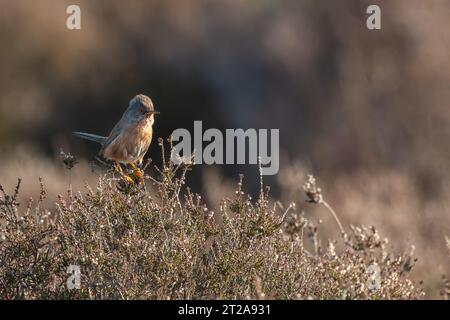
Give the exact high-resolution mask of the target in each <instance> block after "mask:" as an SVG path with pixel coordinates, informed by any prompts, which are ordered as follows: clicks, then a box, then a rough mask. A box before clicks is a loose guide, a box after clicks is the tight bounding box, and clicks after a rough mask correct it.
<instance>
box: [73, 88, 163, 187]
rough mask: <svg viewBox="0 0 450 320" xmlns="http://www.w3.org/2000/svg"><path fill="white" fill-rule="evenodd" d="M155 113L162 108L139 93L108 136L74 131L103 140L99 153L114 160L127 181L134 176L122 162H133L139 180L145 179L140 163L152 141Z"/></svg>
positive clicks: (88, 138)
mask: <svg viewBox="0 0 450 320" xmlns="http://www.w3.org/2000/svg"><path fill="white" fill-rule="evenodd" d="M155 114H159V112H158V111H156V110H155V109H154V107H153V102H152V100H151V99H150V98H149V97H148V96H146V95H144V94H138V95H136V96H135V97H133V98H132V99H131V100H130V102H129V105H128V108H127V109H126V110H125V112H124V113H123V115H122V118H121V119H120V120H119V121H118V122H117V124H116V125H115V126H114V127H113V129H112V130H111V133H110V134H109V135H108V136H107V137H105V136H100V135H97V134H92V133H86V132H72V133H73V135H74V136H76V137H79V138H82V139H85V140H90V141H94V142H97V143H99V144H100V145H101V149H100V152H99V154H100V155H101V156H102V157H104V158H105V159H108V160H112V161H114V163H115V164H116V167H117V169H118V171H119V173H120V174H121V175H122V177H123V178H124V179H125V180H126V181H127V182H129V183H133V182H134V180H133V179H132V178H130V177H129V176H127V175H126V174H125V173H124V171H123V169H122V167H121V164H129V165H130V166H131V168H132V169H133V171H134V172H135V174H136V176H137V177H138V179H139V181H143V173H142V171H141V170H139V169H138V168H137V167H136V164H137V165H139V166H141V165H142V161H143V159H144V156H145V154H146V153H147V150H148V149H149V147H150V144H151V142H152V135H153V128H152V127H153V124H154V122H155V117H154V115H155Z"/></svg>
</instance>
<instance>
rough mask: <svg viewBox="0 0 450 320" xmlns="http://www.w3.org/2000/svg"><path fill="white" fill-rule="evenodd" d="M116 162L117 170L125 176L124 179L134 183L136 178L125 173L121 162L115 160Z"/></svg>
mask: <svg viewBox="0 0 450 320" xmlns="http://www.w3.org/2000/svg"><path fill="white" fill-rule="evenodd" d="M115 163H116V167H117V171H119V173H120V175H121V176H122V178H124V180H125V181H126V182H128V183H134V180H133V179H131V178H130V177H129V176H127V175H126V174H125V172H123V169H122V166H121V165H120V163H118V162H117V161H115Z"/></svg>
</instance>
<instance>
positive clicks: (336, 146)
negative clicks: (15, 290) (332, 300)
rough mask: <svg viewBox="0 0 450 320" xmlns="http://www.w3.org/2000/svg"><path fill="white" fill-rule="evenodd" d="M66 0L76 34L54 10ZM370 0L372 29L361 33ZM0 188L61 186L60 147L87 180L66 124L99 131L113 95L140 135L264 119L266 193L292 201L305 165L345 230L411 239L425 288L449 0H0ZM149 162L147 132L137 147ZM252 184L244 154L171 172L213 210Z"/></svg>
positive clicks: (114, 108)
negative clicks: (275, 144) (272, 155)
mask: <svg viewBox="0 0 450 320" xmlns="http://www.w3.org/2000/svg"><path fill="white" fill-rule="evenodd" d="M70 4H78V5H80V7H81V26H82V28H81V30H76V31H69V30H67V28H66V19H67V17H68V15H67V14H66V8H67V6H68V5H70ZM369 4H379V5H380V6H381V10H382V29H381V30H379V31H369V30H368V29H367V28H366V18H367V14H366V8H367V6H368V5H369ZM0 9H1V10H0V40H1V50H0V61H1V69H0V70H1V72H0V184H2V185H3V186H4V187H5V189H7V190H12V189H13V188H14V186H15V183H16V179H17V177H21V178H23V179H24V181H23V189H22V196H23V197H24V198H25V197H29V196H37V195H38V192H39V183H38V180H37V177H39V176H42V177H43V179H44V183H45V185H46V187H47V189H48V194H49V201H51V202H52V201H54V200H55V198H56V195H57V194H64V192H65V190H67V187H68V172H67V171H65V169H64V166H63V164H62V163H61V161H60V160H59V152H60V150H61V148H62V149H64V150H65V151H66V152H71V153H73V154H75V155H76V156H77V157H78V159H79V161H80V163H79V165H78V166H76V167H75V168H74V169H73V170H72V172H71V175H72V177H71V179H72V184H73V186H74V189H76V190H83V188H84V185H85V184H86V183H89V184H91V185H95V183H96V180H97V178H98V174H97V173H95V172H92V170H91V168H90V166H89V165H88V163H89V161H92V160H93V159H94V158H95V156H96V155H97V152H98V146H97V145H95V144H92V143H89V142H85V141H81V140H77V139H76V138H73V137H72V136H71V131H86V132H92V133H97V134H103V135H107V134H108V133H109V131H110V130H111V128H112V126H113V125H114V124H115V123H116V121H118V120H119V118H120V117H121V115H122V112H123V111H124V110H125V108H126V107H127V105H128V102H129V100H130V99H131V98H132V97H133V96H134V95H135V94H137V93H144V94H147V95H149V96H150V97H151V98H152V99H153V101H154V104H155V107H156V109H157V110H160V111H161V115H160V116H159V117H158V118H157V121H156V125H155V127H154V130H155V137H164V138H167V137H168V136H169V135H170V134H171V132H172V131H173V130H174V129H176V128H187V129H188V130H190V131H192V129H193V121H194V120H202V121H203V127H204V129H206V128H219V129H222V130H223V129H225V128H244V129H247V128H279V129H280V150H281V154H280V172H279V174H278V175H276V176H272V177H266V178H265V179H266V180H265V184H267V185H270V186H271V193H272V195H273V196H274V198H277V199H280V200H281V201H283V202H284V203H288V202H289V201H296V202H297V205H298V207H299V210H305V212H306V215H307V217H309V218H311V219H313V220H314V221H319V220H322V221H323V224H322V226H321V227H320V228H321V229H323V231H324V233H323V234H324V237H325V238H324V239H323V241H324V243H325V240H326V238H327V237H337V236H338V230H337V228H336V226H335V224H334V221H333V220H332V219H331V217H329V215H328V213H327V212H325V211H323V210H321V209H320V208H315V207H313V206H310V205H307V204H306V203H305V198H304V196H303V192H302V185H303V182H304V180H305V175H306V174H308V173H313V174H314V175H315V176H316V177H317V179H318V182H319V184H320V186H321V187H322V189H323V192H324V195H325V198H326V199H327V200H328V202H329V203H331V204H332V205H333V207H334V208H335V209H336V211H337V212H338V214H339V216H340V217H341V219H342V220H343V222H345V223H346V224H347V225H348V224H354V225H357V224H369V225H374V226H376V227H377V228H379V229H380V233H381V235H382V236H386V237H388V238H389V239H390V245H392V246H394V247H395V248H397V250H400V251H401V250H409V245H411V244H414V245H415V250H416V251H415V254H416V256H417V257H418V259H419V260H418V261H417V265H416V267H417V268H416V270H415V271H414V275H415V276H414V277H415V279H417V281H420V280H423V281H424V288H425V290H426V291H427V293H428V294H429V295H428V297H429V298H430V297H439V290H440V289H441V285H442V281H441V276H442V275H443V274H447V275H450V267H449V266H450V260H449V258H448V256H447V249H446V246H445V240H444V237H445V235H448V236H450V212H449V210H450V179H449V177H450V171H449V167H450V143H448V141H449V139H450V108H449V107H450V106H449V103H450V67H449V63H448V58H449V57H450V37H449V36H448V30H450V20H449V19H448V13H449V12H450V2H449V1H446V0H429V1H426V2H425V1H421V0H391V1H388V2H386V1H362V0H345V1H327V0H314V1H313V0H291V1H282V0H281V1H278V0H277V1H275V0H223V1H222V0H221V1H194V0H183V1H167V0H158V1H145V2H144V1H137V0H130V1H112V0H108V1H106V0H102V1H75V0H73V1H56V0H40V1H32V0H18V1H9V0H0ZM148 156H149V157H151V158H152V159H153V160H154V162H155V163H157V164H158V163H160V161H161V155H160V149H159V147H158V146H157V144H156V143H155V144H153V146H152V147H151V150H150V151H149V153H148ZM239 173H244V174H245V187H246V189H247V190H248V191H249V192H251V193H253V194H255V192H256V191H257V190H258V186H259V180H258V170H257V168H256V167H255V166H230V165H228V166H196V167H195V169H194V170H193V172H192V174H191V175H190V177H189V184H190V185H191V186H192V187H193V189H194V190H195V191H197V192H201V193H203V194H205V195H206V200H207V201H208V202H209V203H211V204H212V206H214V205H217V203H218V201H219V199H221V198H222V197H224V196H226V195H231V194H232V190H233V188H234V187H235V185H236V181H237V180H238V174H239Z"/></svg>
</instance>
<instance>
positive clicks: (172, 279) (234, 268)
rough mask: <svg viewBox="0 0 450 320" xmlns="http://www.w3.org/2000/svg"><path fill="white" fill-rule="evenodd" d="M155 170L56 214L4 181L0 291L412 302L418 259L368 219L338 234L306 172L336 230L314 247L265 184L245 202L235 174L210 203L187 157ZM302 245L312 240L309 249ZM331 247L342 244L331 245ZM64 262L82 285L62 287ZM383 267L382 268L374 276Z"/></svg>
mask: <svg viewBox="0 0 450 320" xmlns="http://www.w3.org/2000/svg"><path fill="white" fill-rule="evenodd" d="M164 156H165V155H164V150H163V159H164V160H163V165H162V168H157V170H158V176H157V178H154V177H150V176H147V177H146V180H147V182H148V183H147V184H148V185H150V186H151V190H147V189H146V187H145V186H142V187H137V186H134V187H132V186H131V187H130V186H127V185H124V184H123V183H122V182H120V181H119V187H118V186H117V183H118V182H117V181H118V179H116V178H115V175H114V172H112V171H111V172H107V173H105V174H103V175H102V176H101V177H100V178H99V182H98V185H97V187H96V188H95V189H93V188H91V187H89V186H88V187H87V191H85V192H84V193H81V192H79V193H76V194H74V193H72V191H70V190H69V191H68V193H67V196H65V197H62V196H60V197H59V199H58V202H57V204H56V208H57V209H56V210H54V211H53V212H50V211H48V210H47V209H45V208H42V201H43V199H44V198H45V189H44V186H43V183H42V181H41V194H40V197H39V199H38V201H37V203H35V204H33V200H32V199H30V201H29V203H28V205H27V206H26V208H22V206H20V205H19V203H18V202H17V199H18V194H19V191H20V180H19V183H18V185H17V187H16V189H15V191H14V192H13V194H11V195H9V194H7V193H6V191H5V190H4V189H3V188H0V192H1V193H2V196H1V198H0V219H1V222H2V223H1V231H0V235H1V242H0V297H1V298H2V299H247V298H255V299H265V298H270V299H306V298H312V299H416V298H421V297H422V296H423V292H422V290H421V289H420V288H418V287H416V286H415V285H414V284H413V282H412V281H411V280H410V279H409V272H410V270H411V268H412V267H413V264H414V260H413V258H412V257H411V255H409V254H403V255H395V254H393V253H390V252H388V250H387V240H385V239H381V238H380V236H379V235H378V233H377V231H376V230H375V228H373V227H365V226H361V227H353V226H351V227H350V231H349V232H346V231H345V230H344V227H343V226H342V225H341V223H340V222H339V219H338V218H337V215H336V214H335V213H334V211H333V210H332V208H331V206H329V204H328V203H326V202H325V201H324V200H323V197H322V194H321V192H320V189H319V188H317V187H316V183H315V180H314V178H312V177H309V179H308V181H307V183H306V184H305V191H306V194H307V197H308V200H309V201H311V202H314V203H316V204H317V205H324V206H325V207H326V208H327V209H329V210H330V212H331V213H332V214H333V215H334V217H335V219H336V221H337V222H338V224H339V227H340V228H341V233H342V239H338V240H339V241H337V240H330V241H329V243H328V245H327V246H326V247H324V248H322V247H321V246H320V244H319V241H318V240H317V239H318V236H317V234H318V228H317V226H315V225H314V224H313V223H312V222H311V221H308V220H307V219H306V218H305V216H304V214H302V213H301V212H298V211H297V210H296V206H295V204H293V203H292V204H290V205H289V206H288V207H287V208H286V209H284V208H283V206H282V205H281V204H279V202H277V201H273V200H272V199H270V197H269V190H268V189H264V188H263V186H262V180H261V186H262V188H261V193H260V195H259V198H258V199H252V198H251V197H250V196H249V195H247V194H246V193H245V192H244V191H243V179H242V177H241V179H240V181H239V183H238V186H237V189H236V192H235V194H234V196H233V197H232V198H225V199H223V200H222V201H221V203H220V205H219V206H218V207H219V210H218V212H212V211H211V210H209V209H208V207H207V206H206V205H205V204H204V202H203V201H202V198H201V196H200V195H198V194H194V193H193V192H191V191H190V190H189V188H187V187H185V177H186V173H187V171H188V170H189V169H190V164H182V165H178V166H175V165H174V164H173V163H172V162H170V161H166V160H165V158H164ZM306 242H308V245H309V244H312V248H313V249H312V250H308V248H307V247H308V245H305V244H306ZM337 246H342V249H340V250H337V249H336V247H337ZM70 265H76V266H79V267H80V271H81V286H80V288H79V289H72V290H69V289H68V288H67V285H66V282H67V279H68V278H69V276H70V274H68V273H67V268H68V266H70ZM378 274H379V277H378Z"/></svg>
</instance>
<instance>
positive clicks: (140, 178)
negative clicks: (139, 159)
mask: <svg viewBox="0 0 450 320" xmlns="http://www.w3.org/2000/svg"><path fill="white" fill-rule="evenodd" d="M130 166H131V169H133V173H134V175H135V176H136V178H137V179H138V181H139V182H142V181H144V173H143V172H142V170H141V169H139V168H138V167H137V166H136V165H135V164H134V163H133V162H130Z"/></svg>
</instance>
